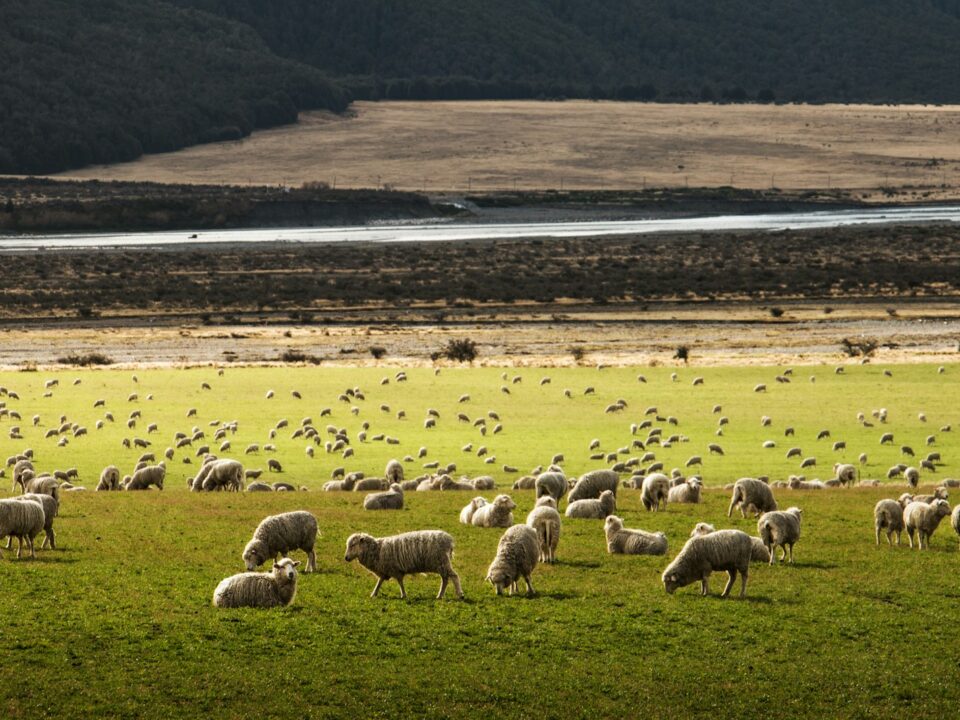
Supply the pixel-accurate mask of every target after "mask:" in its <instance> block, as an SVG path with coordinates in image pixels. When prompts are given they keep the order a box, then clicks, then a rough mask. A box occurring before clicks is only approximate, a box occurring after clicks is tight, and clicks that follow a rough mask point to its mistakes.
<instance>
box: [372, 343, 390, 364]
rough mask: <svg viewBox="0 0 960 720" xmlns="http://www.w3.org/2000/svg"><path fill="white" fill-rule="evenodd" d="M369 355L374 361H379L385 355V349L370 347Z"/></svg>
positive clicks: (377, 346)
mask: <svg viewBox="0 0 960 720" xmlns="http://www.w3.org/2000/svg"><path fill="white" fill-rule="evenodd" d="M370 354H371V355H373V357H374V359H376V360H379V359H380V358H382V357H383V356H384V355H386V354H387V349H386V348H385V347H381V346H379V345H371V346H370Z"/></svg>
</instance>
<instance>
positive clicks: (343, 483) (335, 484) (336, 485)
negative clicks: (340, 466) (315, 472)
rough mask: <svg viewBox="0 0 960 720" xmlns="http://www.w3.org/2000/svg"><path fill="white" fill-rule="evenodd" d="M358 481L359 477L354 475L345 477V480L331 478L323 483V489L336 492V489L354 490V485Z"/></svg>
mask: <svg viewBox="0 0 960 720" xmlns="http://www.w3.org/2000/svg"><path fill="white" fill-rule="evenodd" d="M356 483H357V478H356V477H355V476H353V475H350V476H349V477H346V478H344V479H343V480H331V481H330V482H326V483H324V484H323V489H324V490H325V491H326V492H335V491H341V490H345V491H348V492H349V491H352V490H353V487H354V485H356Z"/></svg>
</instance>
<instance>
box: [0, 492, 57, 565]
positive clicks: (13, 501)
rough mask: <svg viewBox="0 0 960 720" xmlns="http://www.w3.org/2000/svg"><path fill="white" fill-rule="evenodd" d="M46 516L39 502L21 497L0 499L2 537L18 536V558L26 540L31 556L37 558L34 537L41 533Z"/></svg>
mask: <svg viewBox="0 0 960 720" xmlns="http://www.w3.org/2000/svg"><path fill="white" fill-rule="evenodd" d="M45 523H46V518H45V516H44V513H43V506H42V505H41V504H40V503H39V502H30V501H26V502H25V501H23V500H21V499H19V498H9V499H6V500H0V538H3V537H6V536H8V535H9V536H10V537H11V538H14V537H15V538H17V559H20V556H21V554H22V551H23V544H24V541H26V544H27V548H28V549H29V550H30V557H31V558H36V557H37V554H36V551H35V550H34V547H33V539H34V538H35V537H36V536H37V535H39V534H40V531H41V530H43V526H44V525H45Z"/></svg>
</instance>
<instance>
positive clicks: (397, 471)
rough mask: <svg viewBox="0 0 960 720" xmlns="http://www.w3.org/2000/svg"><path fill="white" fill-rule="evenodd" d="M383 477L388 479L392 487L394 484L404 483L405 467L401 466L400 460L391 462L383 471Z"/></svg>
mask: <svg viewBox="0 0 960 720" xmlns="http://www.w3.org/2000/svg"><path fill="white" fill-rule="evenodd" d="M383 475H384V477H385V478H386V479H387V482H388V483H390V484H391V485H393V484H394V483H402V482H403V465H401V464H400V461H399V460H391V461H390V462H388V463H387V467H386V469H385V470H384V471H383Z"/></svg>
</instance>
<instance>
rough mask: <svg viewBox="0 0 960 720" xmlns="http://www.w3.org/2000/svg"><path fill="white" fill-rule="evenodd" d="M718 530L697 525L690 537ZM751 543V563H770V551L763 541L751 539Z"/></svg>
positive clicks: (700, 524)
mask: <svg viewBox="0 0 960 720" xmlns="http://www.w3.org/2000/svg"><path fill="white" fill-rule="evenodd" d="M716 531H717V529H716V528H715V527H714V526H713V525H711V524H709V523H705V522H699V523H697V524H696V525H695V526H694V528H693V530H691V531H690V537H695V536H697V535H709V534H710V533H712V532H716ZM750 543H751V552H750V562H762V563H768V562H770V551H769V550H767V546H766V545H764V544H763V540H761V539H760V538H758V537H753V536H751V537H750Z"/></svg>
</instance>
